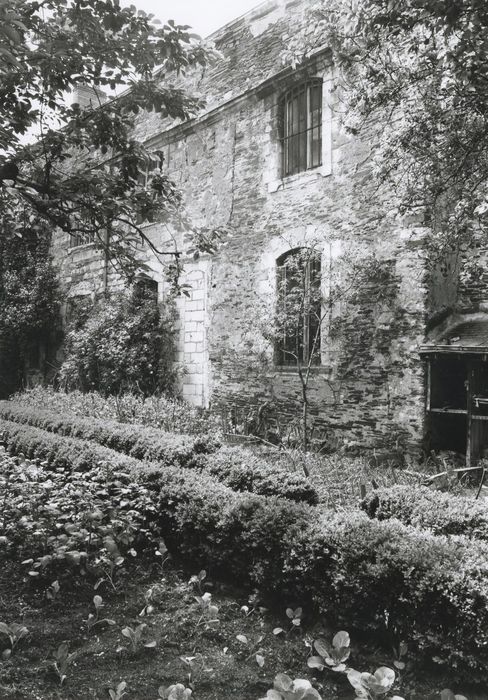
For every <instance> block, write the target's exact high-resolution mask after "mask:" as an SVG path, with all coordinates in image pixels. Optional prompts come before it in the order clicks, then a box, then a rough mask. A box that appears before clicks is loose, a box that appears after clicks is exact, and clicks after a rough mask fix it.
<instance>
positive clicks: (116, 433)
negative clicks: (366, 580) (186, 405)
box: [0, 402, 318, 504]
mask: <svg viewBox="0 0 488 700" xmlns="http://www.w3.org/2000/svg"><path fill="white" fill-rule="evenodd" d="M0 416H3V417H4V419H5V420H6V421H8V422H9V423H12V426H13V425H18V426H24V428H25V429H24V431H18V430H16V431H14V432H15V436H16V438H15V439H16V443H15V447H14V448H13V449H14V451H16V452H19V451H21V452H24V454H26V456H27V457H29V458H34V457H39V458H41V459H43V460H45V459H47V460H48V462H49V464H51V462H54V463H55V464H56V466H60V465H63V466H64V465H66V464H68V463H69V462H72V463H73V465H74V467H75V468H76V469H86V468H89V467H90V466H94V465H95V464H97V463H98V462H100V461H109V462H111V463H114V464H117V465H118V468H121V469H125V468H127V467H126V466H124V465H125V464H126V462H125V461H124V457H125V454H126V455H127V457H125V459H128V458H133V460H147V461H152V462H155V463H158V464H159V465H161V466H162V467H166V466H169V465H172V466H181V467H184V468H192V469H199V470H205V471H209V472H211V473H212V475H213V476H214V477H215V479H217V480H218V481H221V482H222V483H224V484H226V485H227V486H229V487H230V488H232V489H235V490H236V491H249V492H251V493H259V494H261V495H267V496H271V495H275V496H280V497H281V498H287V499H289V500H294V501H303V502H305V503H311V504H313V503H317V501H318V496H317V493H316V491H315V489H314V488H313V486H312V485H311V484H310V482H309V481H308V480H307V479H305V478H304V477H302V476H300V475H298V474H291V473H287V472H284V471H283V470H282V469H279V468H273V467H271V466H270V465H268V464H266V463H265V462H262V461H259V460H256V459H255V458H253V456H252V455H251V454H250V453H248V452H246V451H245V450H241V449H239V448H233V449H231V448H222V449H220V450H219V451H218V452H216V453H212V452H211V450H214V449H216V447H217V445H216V444H215V442H214V441H213V440H212V438H206V437H203V438H194V437H190V436H186V435H172V434H170V433H162V432H160V431H158V430H154V429H152V428H144V427H142V426H130V425H121V424H118V423H111V422H102V421H101V420H99V419H81V418H78V417H74V416H56V415H54V414H52V413H50V412H47V411H29V410H28V409H27V408H25V407H19V406H15V405H14V404H10V403H9V402H0ZM0 421H1V419H0ZM12 426H5V425H4V427H3V431H4V432H5V433H6V436H7V442H8V440H9V438H8V435H9V434H12V431H13V427H12ZM26 426H29V427H26ZM29 428H30V430H29ZM35 430H40V432H32V431H35ZM60 436H63V437H60ZM73 440H74V441H75V442H73ZM22 443H25V444H24V446H23V447H22ZM97 443H98V444H97ZM9 449H10V448H9ZM103 450H108V451H105V452H104V451H103ZM114 450H115V451H114ZM121 453H123V454H121ZM127 465H133V462H131V461H130V462H127Z"/></svg>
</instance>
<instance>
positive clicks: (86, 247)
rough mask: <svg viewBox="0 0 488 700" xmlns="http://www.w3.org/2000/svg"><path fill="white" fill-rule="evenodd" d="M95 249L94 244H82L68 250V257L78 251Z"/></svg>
mask: <svg viewBox="0 0 488 700" xmlns="http://www.w3.org/2000/svg"><path fill="white" fill-rule="evenodd" d="M95 247H96V246H95V243H82V244H81V245H75V246H73V247H72V248H68V255H71V254H72V253H78V251H83V250H90V249H91V248H95Z"/></svg>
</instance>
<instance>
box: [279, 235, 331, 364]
mask: <svg viewBox="0 0 488 700" xmlns="http://www.w3.org/2000/svg"><path fill="white" fill-rule="evenodd" d="M276 271H277V309H276V326H277V342H276V347H275V359H276V363H277V364H278V365H294V366H297V365H306V366H308V365H309V364H320V344H321V326H322V292H321V263H320V254H319V253H318V251H316V250H313V249H311V248H296V249H294V250H290V251H288V252H287V253H285V254H284V255H282V256H281V257H280V258H278V260H277V270H276Z"/></svg>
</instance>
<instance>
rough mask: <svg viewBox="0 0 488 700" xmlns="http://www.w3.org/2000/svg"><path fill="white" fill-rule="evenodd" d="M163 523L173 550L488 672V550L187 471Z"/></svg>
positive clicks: (162, 502) (177, 481) (467, 672)
mask: <svg viewBox="0 0 488 700" xmlns="http://www.w3.org/2000/svg"><path fill="white" fill-rule="evenodd" d="M156 511H157V513H158V514H159V516H158V517H159V519H158V524H159V528H160V529H161V531H162V533H163V536H164V537H165V539H166V540H167V542H168V546H169V547H170V549H171V551H172V552H173V554H174V556H175V557H177V556H179V557H181V559H182V560H184V561H187V562H191V563H192V566H194V567H195V566H201V567H206V568H207V569H208V568H210V569H211V570H212V574H216V575H220V576H226V577H231V578H232V579H233V580H237V581H239V582H240V583H247V584H248V585H251V586H256V587H258V588H259V589H260V590H261V591H263V592H264V593H268V594H269V595H270V596H272V598H273V600H274V601H275V602H276V600H277V599H279V600H283V602H286V604H295V605H305V606H309V609H310V607H312V606H313V607H315V609H318V611H319V612H320V613H321V614H324V615H326V616H327V618H328V619H329V620H330V621H331V622H334V623H336V624H340V625H343V626H344V627H345V628H350V629H351V628H355V629H361V630H364V631H368V632H373V633H376V634H378V633H379V634H381V635H384V633H385V630H386V628H387V624H388V628H389V629H390V630H395V634H396V635H397V639H401V640H408V643H409V646H410V645H411V647H412V650H413V649H414V648H416V649H417V650H418V651H419V652H420V653H421V654H422V656H424V657H427V658H429V659H432V658H433V657H435V658H436V659H437V660H438V662H439V663H443V664H446V665H448V666H449V667H451V668H453V669H455V670H457V672H458V674H459V675H460V676H463V677H469V678H471V679H472V678H473V676H474V675H478V677H479V678H483V677H484V678H486V673H487V671H488V546H487V545H486V544H485V543H475V542H473V541H472V540H469V539H467V538H463V537H459V538H447V537H440V536H435V535H433V534H431V533H429V532H426V531H419V530H416V529H415V528H413V527H409V526H406V525H404V524H402V523H400V522H398V521H396V520H392V521H384V522H381V521H376V520H371V519H369V518H368V517H367V515H366V514H365V513H362V512H361V511H351V512H344V513H340V514H335V513H332V512H328V511H324V510H321V509H319V508H310V507H306V506H301V505H298V504H290V505H288V506H286V505H285V504H284V501H282V500H280V499H265V498H263V497H259V496H256V495H243V494H236V493H233V492H231V491H229V490H228V489H226V487H225V486H222V485H219V486H218V487H217V488H215V486H214V485H213V483H212V482H211V481H210V480H209V478H208V477H207V476H206V475H201V476H200V477H199V478H198V479H192V478H191V476H190V475H189V474H188V472H186V473H179V474H176V473H175V472H174V470H171V476H170V477H169V478H166V479H165V482H164V483H163V484H161V490H160V493H159V500H158V503H157V508H156Z"/></svg>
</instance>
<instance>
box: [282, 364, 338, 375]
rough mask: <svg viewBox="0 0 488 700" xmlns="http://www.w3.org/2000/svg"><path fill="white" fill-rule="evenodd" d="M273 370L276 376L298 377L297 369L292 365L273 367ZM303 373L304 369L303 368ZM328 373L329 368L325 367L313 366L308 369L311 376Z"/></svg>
mask: <svg viewBox="0 0 488 700" xmlns="http://www.w3.org/2000/svg"><path fill="white" fill-rule="evenodd" d="M273 369H274V371H275V372H276V373H277V374H296V375H297V376H298V369H297V368H296V367H294V366H293V365H275V366H274V367H273ZM303 371H306V369H305V368H303ZM329 371H330V367H328V366H326V365H313V367H311V368H310V373H311V374H328V373H329Z"/></svg>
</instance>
